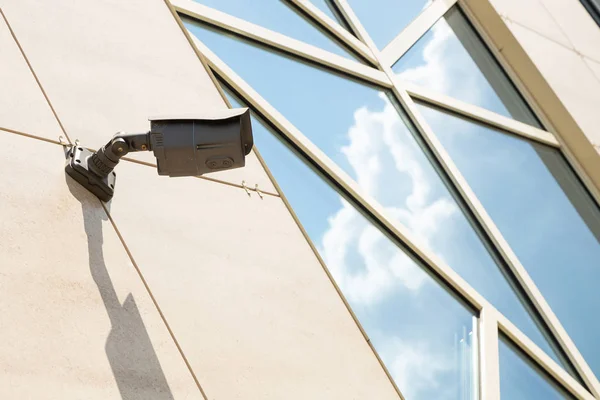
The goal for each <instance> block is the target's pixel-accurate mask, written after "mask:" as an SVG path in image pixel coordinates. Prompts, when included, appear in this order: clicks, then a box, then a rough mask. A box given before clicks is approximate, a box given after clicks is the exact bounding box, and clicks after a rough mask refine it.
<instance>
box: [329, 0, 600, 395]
mask: <svg viewBox="0 0 600 400" xmlns="http://www.w3.org/2000/svg"><path fill="white" fill-rule="evenodd" d="M335 2H336V4H337V5H338V7H339V8H340V11H342V14H343V15H344V16H345V17H346V18H347V20H348V22H349V23H350V24H351V26H352V28H353V29H355V31H356V32H360V36H361V38H362V39H363V40H364V41H365V43H366V44H367V46H369V47H370V48H371V51H372V52H373V54H374V55H375V57H376V58H377V59H379V60H380V61H381V55H380V53H379V52H378V50H377V48H376V46H375V44H374V43H373V41H372V40H371V39H370V38H369V36H368V34H367V32H366V31H365V29H364V28H363V27H362V26H361V24H360V21H359V20H358V18H357V17H356V15H354V13H353V12H352V9H351V8H350V6H349V5H348V3H347V1H346V0H335ZM380 67H381V68H382V70H383V71H384V72H385V73H386V74H387V75H388V77H389V79H390V80H391V81H392V83H393V85H394V86H393V88H392V91H393V92H394V94H395V96H396V98H397V100H398V101H399V102H400V104H401V105H402V107H403V108H404V110H405V111H406V112H407V114H408V115H409V117H410V118H411V120H412V121H413V123H414V125H415V127H416V128H417V131H418V132H419V133H420V135H421V137H422V138H423V139H424V141H425V143H427V146H428V147H429V150H431V151H432V153H433V154H434V156H435V158H436V160H437V161H438V163H439V164H440V165H441V166H442V169H443V170H444V173H445V175H446V176H447V177H448V178H450V180H451V181H452V183H453V184H454V186H455V187H456V189H457V190H458V191H459V193H460V195H461V197H462V198H463V200H464V201H465V203H466V204H467V206H468V207H469V209H470V210H471V212H472V213H473V214H474V216H475V218H476V219H477V221H478V222H479V223H480V225H481V226H482V227H483V229H484V230H485V232H486V233H487V234H488V236H489V238H490V240H491V241H492V243H493V244H494V246H495V247H496V248H497V249H498V251H499V253H500V255H501V256H502V258H503V260H504V261H505V262H506V264H507V265H508V266H509V268H510V269H511V270H512V272H513V273H514V274H515V276H516V278H517V280H518V282H519V283H520V285H521V287H522V288H523V289H524V290H525V293H526V294H527V295H528V297H529V298H530V300H531V301H532V303H533V304H534V306H535V308H536V310H537V311H538V312H539V314H540V315H541V317H542V318H543V320H544V322H546V324H547V325H548V327H549V328H550V330H551V332H552V333H553V334H554V336H555V337H556V339H557V340H558V342H559V344H560V345H561V347H562V348H563V350H564V351H565V353H566V355H567V356H568V357H569V360H570V361H571V362H572V363H573V365H574V366H575V369H576V370H577V372H578V373H579V374H580V375H581V377H582V379H583V380H584V382H585V383H586V384H587V385H588V387H589V388H590V390H591V391H592V393H593V394H594V395H595V396H596V397H600V384H599V382H598V380H597V379H596V377H595V376H594V374H593V372H592V370H591V368H590V367H589V365H588V364H587V362H586V361H585V360H584V358H583V356H582V355H581V353H580V352H579V350H578V349H577V347H576V346H575V344H574V342H573V341H572V339H571V338H570V337H569V335H568V334H567V332H566V330H565V329H564V327H563V326H562V324H561V323H560V321H559V320H558V317H557V316H556V315H555V314H554V312H553V311H552V309H551V308H550V306H549V304H548V303H547V301H546V300H545V298H544V297H543V296H542V294H541V292H540V290H539V289H538V288H537V286H536V285H535V283H534V282H533V279H531V277H530V276H529V273H528V272H527V270H526V269H525V268H524V267H523V265H522V264H521V262H520V261H519V259H518V258H517V256H516V255H515V254H514V252H513V251H512V249H511V247H510V246H509V244H508V242H506V240H505V239H504V237H503V236H502V234H501V233H500V230H499V229H498V228H497V227H496V225H495V223H494V222H493V221H492V219H491V218H490V216H489V215H488V214H487V212H486V210H485V209H484V207H483V205H482V204H481V203H480V201H479V199H478V198H477V197H476V196H475V193H474V192H473V191H472V189H471V188H470V186H469V185H468V183H467V181H466V180H465V178H464V177H463V176H462V174H461V173H460V171H459V170H458V168H457V167H456V165H455V164H454V162H453V161H452V159H451V158H450V156H449V154H448V153H447V152H446V150H445V149H444V148H443V146H442V145H441V143H440V142H439V140H438V139H437V137H436V136H435V134H434V133H433V131H432V130H431V128H430V127H429V126H428V124H427V123H426V121H425V120H424V118H423V117H422V116H421V115H420V113H419V112H418V110H417V109H416V106H415V103H414V102H413V101H412V99H411V97H410V96H409V94H408V92H407V91H406V90H405V89H404V87H403V86H402V84H401V83H400V81H399V80H398V79H395V75H394V73H393V71H392V69H391V67H390V66H388V65H383V64H381V63H380Z"/></svg>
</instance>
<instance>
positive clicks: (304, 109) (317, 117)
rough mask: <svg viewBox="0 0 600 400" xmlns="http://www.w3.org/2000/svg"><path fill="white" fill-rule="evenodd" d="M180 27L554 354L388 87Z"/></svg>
mask: <svg viewBox="0 0 600 400" xmlns="http://www.w3.org/2000/svg"><path fill="white" fill-rule="evenodd" d="M188 29H189V30H190V31H191V32H192V33H193V34H195V35H197V36H198V37H199V39H200V40H202V41H203V42H204V43H205V44H206V45H207V46H209V47H210V48H211V49H212V51H214V52H215V53H216V54H217V55H218V56H219V57H220V58H221V59H222V60H224V61H225V62H226V63H227V64H228V65H229V66H230V67H231V68H232V69H233V70H234V71H236V73H237V74H239V75H240V76H241V77H242V78H243V79H244V80H245V81H246V82H248V83H249V84H250V85H251V86H253V88H254V89H255V90H256V91H257V92H258V93H259V94H260V95H261V96H262V97H264V98H265V99H266V100H267V101H269V102H270V103H271V104H272V105H273V106H275V107H276V108H277V109H278V110H279V111H280V112H281V113H282V114H283V115H284V116H285V117H286V118H287V119H288V120H290V121H291V122H292V123H293V124H294V125H295V126H296V127H297V128H299V129H300V130H301V131H302V133H303V134H304V135H306V136H307V137H308V139H309V140H310V141H312V142H313V143H314V144H316V145H317V146H319V147H320V149H321V150H322V151H323V152H324V153H325V154H326V155H327V156H328V157H329V158H331V159H332V160H333V161H334V162H336V163H337V164H338V165H339V166H340V167H341V168H342V169H343V170H344V171H345V172H346V173H348V174H349V175H350V176H351V177H352V178H353V179H354V180H355V181H356V182H357V183H358V184H359V185H360V186H361V187H362V189H364V190H365V191H366V192H367V193H368V194H369V195H370V196H372V197H374V198H375V199H376V200H377V201H378V202H379V203H380V204H382V205H383V206H384V207H385V208H386V210H387V211H388V213H389V214H390V215H391V216H392V217H395V218H397V220H398V221H400V222H401V223H402V224H403V225H405V226H406V227H407V228H408V229H409V230H410V232H411V233H412V235H413V237H415V238H416V240H417V241H418V243H419V244H420V245H421V247H423V248H425V249H428V250H430V251H432V252H434V253H436V254H437V255H438V256H439V257H440V258H442V259H443V260H444V261H445V262H446V263H447V264H449V265H450V266H451V267H452V268H453V269H454V270H456V271H457V272H458V273H459V274H460V275H462V277H463V278H464V279H465V280H467V282H469V284H471V285H472V286H473V287H474V288H475V289H476V290H477V291H478V292H480V293H481V294H482V295H484V296H485V297H486V298H487V299H488V300H489V301H490V302H491V303H492V304H494V305H495V306H496V307H497V308H498V309H499V310H500V311H501V312H502V313H503V314H505V315H506V316H507V317H508V318H510V319H511V320H512V321H513V322H514V323H515V324H516V325H517V326H518V327H519V329H521V330H522V331H523V332H524V333H525V334H526V335H528V336H529V337H530V338H531V340H533V341H534V342H535V343H536V344H538V346H540V347H541V348H542V349H544V351H546V352H547V353H548V355H550V356H551V357H553V358H554V359H555V360H557V361H559V362H560V358H559V357H558V356H557V355H556V354H555V353H554V351H553V350H552V347H551V345H550V344H549V343H548V342H547V340H546V338H545V337H544V334H546V330H545V329H543V330H542V331H543V332H544V334H542V332H540V330H539V329H538V327H537V326H536V323H535V322H534V320H533V319H532V316H531V314H530V313H528V311H527V310H526V308H525V307H524V305H523V303H522V302H521V301H520V300H519V298H518V296H517V295H516V294H515V292H514V290H513V289H512V288H511V284H510V283H509V282H512V280H511V279H510V276H509V277H508V278H509V280H507V279H506V277H505V276H504V275H505V266H503V265H502V266H499V264H498V262H497V260H495V258H494V256H493V255H492V254H495V253H494V252H490V251H489V249H488V248H487V247H486V245H484V242H482V241H481V240H480V238H479V236H478V234H477V233H476V231H475V230H474V229H473V227H472V225H471V223H470V220H469V219H468V218H467V217H466V216H465V214H464V213H463V212H461V207H460V206H459V205H458V204H457V203H456V201H455V200H454V197H453V196H452V195H451V193H450V192H449V191H448V189H447V187H446V186H445V184H444V183H443V181H442V180H441V179H440V177H439V175H438V173H437V172H436V169H434V167H433V166H432V165H431V163H430V161H429V160H428V158H427V156H426V154H425V153H424V152H423V151H422V149H421V147H420V144H419V143H418V142H417V141H416V140H415V138H414V136H413V135H414V128H413V127H412V125H411V124H410V122H408V121H407V120H406V117H405V115H404V113H403V112H402V111H401V110H400V109H399V107H397V106H396V105H395V103H394V102H393V101H392V100H390V97H389V96H390V94H389V93H387V92H384V91H380V90H378V89H375V88H372V87H369V86H366V85H363V84H360V83H358V82H356V81H353V80H350V79H346V78H342V77H340V76H338V75H336V74H333V73H330V72H329V71H327V70H323V69H320V68H316V67H312V66H310V65H308V64H305V63H301V62H297V61H294V60H291V59H289V58H287V57H284V56H281V55H279V54H278V53H274V52H271V51H269V50H266V49H263V48H262V47H258V46H254V45H252V44H249V43H248V42H246V41H242V40H238V39H236V38H232V37H227V36H223V35H221V34H219V33H218V32H214V31H212V30H209V29H206V28H204V27H202V26H200V25H188ZM259 149H260V148H259ZM519 293H520V292H519ZM532 314H533V315H534V316H535V314H534V313H532Z"/></svg>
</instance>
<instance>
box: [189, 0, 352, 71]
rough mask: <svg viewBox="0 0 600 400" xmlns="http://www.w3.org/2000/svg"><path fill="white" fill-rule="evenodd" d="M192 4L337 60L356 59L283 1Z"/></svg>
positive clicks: (219, 0) (212, 0)
mask: <svg viewBox="0 0 600 400" xmlns="http://www.w3.org/2000/svg"><path fill="white" fill-rule="evenodd" d="M195 1H196V2H198V3H201V4H204V5H205V6H208V7H211V8H214V9H215V10H219V11H222V12H224V13H227V14H229V15H232V16H234V17H237V18H240V19H243V20H246V21H248V22H252V23H253V24H256V25H260V26H262V27H264V28H267V29H270V30H272V31H275V32H278V33H281V34H284V35H286V36H289V37H291V38H294V39H297V40H301V41H303V42H305V43H308V44H311V45H313V46H316V47H320V48H321V49H323V50H327V51H330V52H332V53H335V54H337V55H339V56H343V57H346V58H352V59H355V60H356V56H355V55H354V54H353V53H352V52H351V51H349V50H347V49H346V48H345V47H344V46H343V45H341V44H340V43H338V42H337V41H336V40H335V39H333V38H331V37H330V36H329V35H328V34H327V33H325V32H324V31H322V30H320V29H319V28H317V27H315V26H314V25H313V24H312V23H311V22H309V21H308V20H307V19H306V18H305V17H304V16H302V15H300V14H299V13H298V12H296V8H295V7H294V6H292V5H291V4H289V3H288V4H286V3H287V2H285V1H282V0H274V1H273V0H270V1H260V2H256V1H248V0H195Z"/></svg>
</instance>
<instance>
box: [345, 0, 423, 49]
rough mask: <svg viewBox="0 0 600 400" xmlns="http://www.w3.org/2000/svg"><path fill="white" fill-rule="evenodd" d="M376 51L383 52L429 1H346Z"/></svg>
mask: <svg viewBox="0 0 600 400" xmlns="http://www.w3.org/2000/svg"><path fill="white" fill-rule="evenodd" d="M348 3H349V4H350V7H351V8H352V10H353V11H354V14H356V16H357V17H358V19H359V20H360V22H361V24H362V26H363V27H364V28H365V29H366V30H367V32H368V33H369V36H370V37H371V39H373V42H375V45H376V46H377V48H378V49H380V50H383V48H384V47H385V46H387V45H388V44H389V43H390V42H391V41H392V40H393V39H394V38H395V37H396V36H398V34H399V33H400V32H401V31H402V30H403V29H404V28H406V26H407V25H408V24H409V23H410V22H411V21H412V20H413V19H415V18H416V17H417V16H418V15H419V14H420V13H421V11H423V9H425V7H427V6H428V5H429V4H431V0H369V1H365V0H348Z"/></svg>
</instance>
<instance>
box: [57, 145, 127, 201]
mask: <svg viewBox="0 0 600 400" xmlns="http://www.w3.org/2000/svg"><path fill="white" fill-rule="evenodd" d="M93 154H94V153H93V152H91V151H89V150H88V149H85V148H83V147H79V146H70V147H68V148H67V165H66V166H65V172H66V173H67V175H69V176H70V177H71V178H73V179H75V181H77V182H78V183H79V184H80V185H81V186H83V187H84V188H86V189H87V190H89V191H90V192H92V193H93V194H94V195H96V197H98V198H99V199H100V200H102V201H110V199H111V198H112V197H113V194H114V192H115V181H116V177H117V176H116V174H115V173H114V171H113V172H111V173H109V174H108V175H106V176H104V177H101V176H98V175H96V174H95V173H94V172H92V171H90V169H89V164H88V160H89V159H90V157H91V156H92V155H93Z"/></svg>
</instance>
